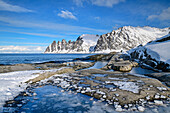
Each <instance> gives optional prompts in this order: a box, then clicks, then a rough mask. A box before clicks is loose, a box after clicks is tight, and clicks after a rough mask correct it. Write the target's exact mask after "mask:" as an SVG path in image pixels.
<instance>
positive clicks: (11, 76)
mask: <svg viewBox="0 0 170 113" xmlns="http://www.w3.org/2000/svg"><path fill="white" fill-rule="evenodd" d="M56 70H58V69H52V70H29V71H14V72H8V73H0V107H2V106H3V105H4V104H5V101H7V100H12V99H13V98H14V97H16V96H17V95H18V94H19V93H20V92H22V91H24V90H25V88H26V87H27V84H26V83H25V82H26V81H28V80H30V79H33V78H35V77H37V76H38V75H39V74H41V73H44V72H47V71H50V72H51V71H56Z"/></svg>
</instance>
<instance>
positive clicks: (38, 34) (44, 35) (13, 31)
mask: <svg viewBox="0 0 170 113" xmlns="http://www.w3.org/2000/svg"><path fill="white" fill-rule="evenodd" d="M0 31H2V32H11V33H18V34H26V35H33V36H42V37H50V38H63V37H64V35H56V34H46V33H30V32H21V31H16V30H0ZM16 39H25V38H16Z"/></svg>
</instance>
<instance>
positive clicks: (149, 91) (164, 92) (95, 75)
mask: <svg viewBox="0 0 170 113" xmlns="http://www.w3.org/2000/svg"><path fill="white" fill-rule="evenodd" d="M31 83H32V82H31ZM42 85H55V86H58V87H61V88H63V89H64V90H66V91H69V90H70V91H71V92H75V93H82V94H85V95H89V96H91V97H93V98H96V99H99V100H100V101H106V102H107V103H108V104H110V105H113V106H114V107H115V110H116V111H127V110H128V111H129V110H132V111H144V110H145V107H146V106H147V107H149V106H152V105H163V104H164V103H166V101H168V99H169V95H170V89H169V88H168V87H167V86H165V85H163V84H162V83H161V82H160V81H159V80H156V79H152V78H147V77H141V76H136V75H133V74H127V73H121V72H116V71H115V72H109V71H104V70H101V69H88V70H80V71H76V72H71V73H65V74H56V75H53V76H51V77H50V78H48V79H45V80H41V81H39V82H35V83H34V85H33V86H36V87H37V86H42ZM28 89H29V88H28ZM29 91H30V90H29Z"/></svg>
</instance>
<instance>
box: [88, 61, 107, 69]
mask: <svg viewBox="0 0 170 113" xmlns="http://www.w3.org/2000/svg"><path fill="white" fill-rule="evenodd" d="M107 63H108V62H100V61H98V62H96V63H95V64H94V66H92V67H90V68H87V69H100V68H102V67H104V66H105V65H106V64H107Z"/></svg>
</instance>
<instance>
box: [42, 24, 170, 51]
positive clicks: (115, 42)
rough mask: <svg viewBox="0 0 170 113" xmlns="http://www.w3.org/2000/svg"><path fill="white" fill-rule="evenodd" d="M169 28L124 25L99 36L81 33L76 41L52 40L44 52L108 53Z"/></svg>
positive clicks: (136, 44)
mask: <svg viewBox="0 0 170 113" xmlns="http://www.w3.org/2000/svg"><path fill="white" fill-rule="evenodd" d="M169 31H170V29H169V28H164V29H159V28H154V27H148V26H145V27H132V26H124V27H121V28H119V29H118V30H113V31H112V32H110V33H107V34H103V35H101V36H98V35H92V34H83V35H81V36H79V37H78V38H77V40H76V41H71V40H70V41H68V42H67V41H66V40H64V39H63V40H62V41H61V42H60V41H58V42H57V43H56V41H53V43H52V44H50V45H49V46H48V47H47V48H46V50H45V53H90V52H95V53H101V52H105V53H109V52H111V51H121V50H129V49H131V48H134V47H137V46H138V45H140V44H142V45H145V44H146V43H147V42H149V41H152V40H155V39H157V38H160V37H162V36H164V35H167V34H168V33H169Z"/></svg>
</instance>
